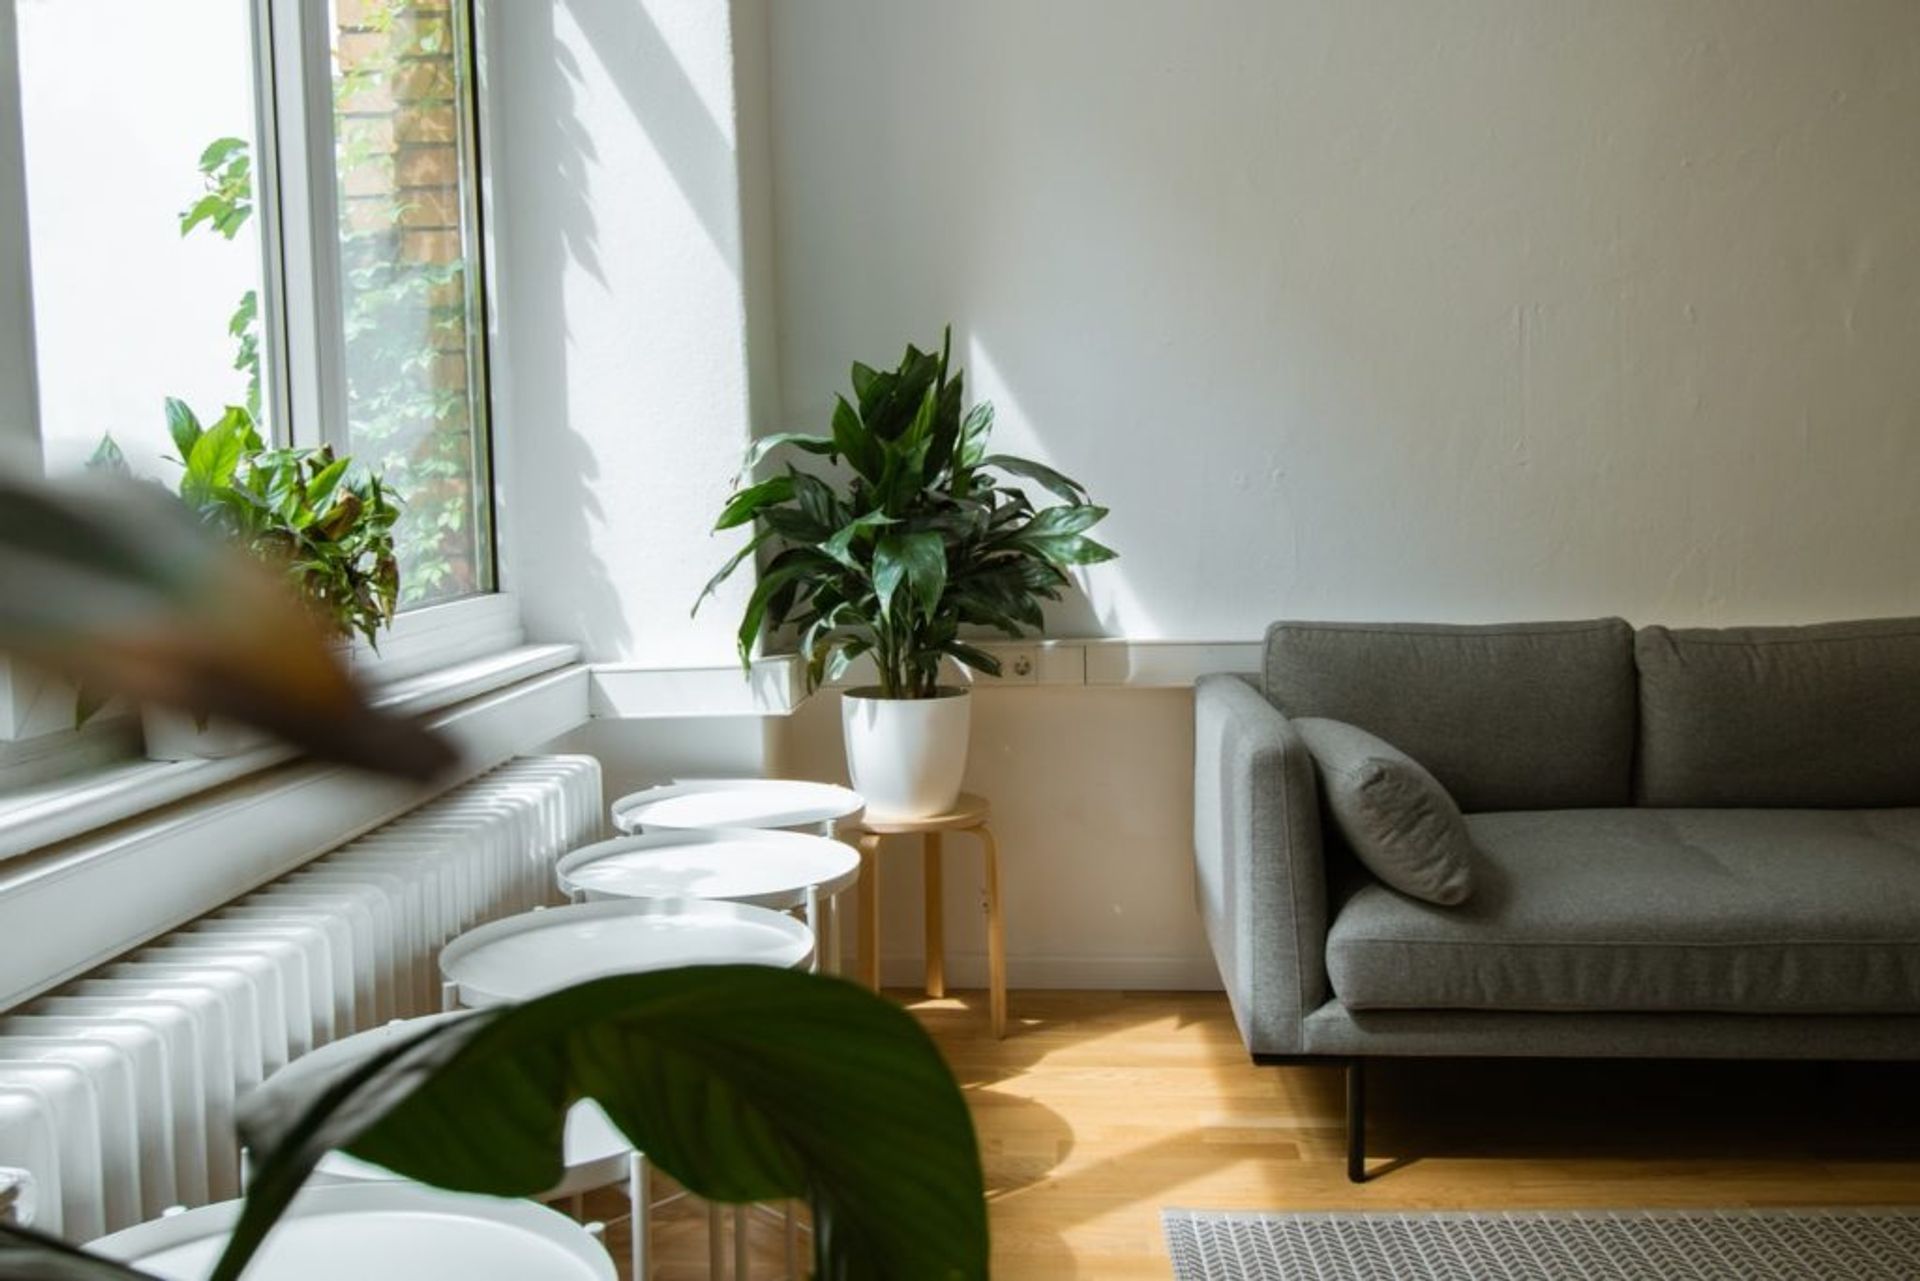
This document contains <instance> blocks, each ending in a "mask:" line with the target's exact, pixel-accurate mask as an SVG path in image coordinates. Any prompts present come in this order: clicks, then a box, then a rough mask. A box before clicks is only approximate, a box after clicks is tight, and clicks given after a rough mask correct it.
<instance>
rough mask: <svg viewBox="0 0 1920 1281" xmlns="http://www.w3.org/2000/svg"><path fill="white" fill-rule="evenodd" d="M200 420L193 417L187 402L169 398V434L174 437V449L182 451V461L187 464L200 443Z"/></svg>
mask: <svg viewBox="0 0 1920 1281" xmlns="http://www.w3.org/2000/svg"><path fill="white" fill-rule="evenodd" d="M201 430H202V429H201V426H200V420H199V419H198V418H195V417H194V416H193V410H191V409H189V408H187V402H186V401H184V400H179V399H176V398H175V397H172V396H169V397H167V434H168V435H169V436H172V437H173V447H174V448H175V449H177V450H179V451H180V461H181V462H183V463H184V462H186V461H187V459H189V458H191V457H192V456H193V447H194V446H195V445H196V444H198V443H199V441H200V432H201Z"/></svg>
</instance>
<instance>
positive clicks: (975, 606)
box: [694, 329, 1114, 817]
mask: <svg viewBox="0 0 1920 1281" xmlns="http://www.w3.org/2000/svg"><path fill="white" fill-rule="evenodd" d="M951 342H952V331H951V329H949V330H948V332H947V335H946V337H945V338H944V339H943V340H942V342H941V347H940V352H939V354H938V355H935V354H933V353H931V352H924V351H921V350H919V349H918V348H916V347H913V346H909V347H908V348H907V352H906V355H905V356H904V357H902V359H901V361H900V364H899V366H898V367H897V368H896V369H894V370H892V371H891V372H881V371H878V370H875V369H871V368H868V367H867V366H866V365H863V364H859V363H857V362H856V363H855V364H854V366H853V392H854V400H853V401H852V402H849V401H848V400H847V399H846V398H845V397H839V398H837V403H836V404H835V407H834V412H833V422H832V429H831V434H830V435H824V436H823V435H811V434H808V433H805V432H783V433H780V434H777V435H773V436H767V437H764V438H762V439H760V440H758V441H755V442H754V443H753V445H752V446H751V447H750V448H749V449H748V450H747V455H746V459H745V461H744V462H743V464H742V466H741V472H740V476H739V477H738V478H737V479H736V481H735V485H734V492H733V494H732V495H731V497H729V498H728V500H727V503H726V506H725V507H724V508H723V509H722V511H721V513H720V518H719V520H718V522H716V524H715V526H714V528H715V529H716V530H720V529H733V528H737V527H739V526H743V525H747V524H749V523H751V524H753V525H754V526H755V532H754V534H753V537H752V538H751V539H750V540H749V541H748V543H747V545H746V546H745V547H743V548H741V549H740V551H739V552H738V553H737V554H736V555H735V556H734V557H733V558H732V559H731V560H729V561H728V562H727V563H726V564H725V565H723V566H722V567H721V569H720V572H719V573H717V574H715V575H714V577H713V580H712V581H711V582H709V583H708V584H707V588H706V591H705V592H703V593H701V600H703V601H704V600H705V599H706V596H707V595H708V594H709V593H711V592H712V591H713V590H714V588H716V587H717V586H719V584H720V583H722V582H724V581H725V580H726V578H727V577H728V575H730V574H732V573H733V571H734V570H736V569H738V568H739V567H740V565H741V564H742V563H743V562H744V561H745V560H746V559H747V558H748V557H750V556H752V555H753V554H754V553H755V552H756V551H757V550H759V549H760V548H762V547H763V546H764V547H767V548H769V550H771V551H772V553H773V554H772V555H771V556H770V557H769V558H768V559H767V560H766V562H765V564H764V566H763V568H762V569H761V572H760V580H759V583H758V584H757V585H756V586H755V588H754V590H753V594H752V596H751V597H749V599H748V601H747V606H746V611H745V614H744V616H743V617H742V618H741V620H740V659H741V662H742V663H746V662H748V661H750V659H751V656H752V652H753V646H754V643H755V642H756V641H757V640H758V639H759V638H760V637H761V636H762V635H765V634H770V633H772V632H774V631H777V630H778V629H779V628H781V627H783V626H788V625H791V626H792V627H793V628H795V629H796V630H797V631H798V634H799V651H800V655H801V657H802V658H803V659H804V660H805V661H806V672H807V688H808V689H809V690H812V689H816V688H818V687H819V685H820V684H821V683H822V682H823V681H828V680H833V679H835V678H837V677H838V676H839V675H841V674H842V673H843V672H844V671H845V670H846V668H847V665H848V664H849V663H851V662H852V661H853V660H854V659H856V658H860V657H862V656H866V657H868V658H870V659H871V660H872V662H873V665H874V669H875V673H876V679H877V682H878V683H877V684H875V685H872V686H867V687H863V688H859V689H853V690H849V691H848V692H847V694H846V695H845V697H844V698H843V699H842V702H841V724H842V728H843V731H844V734H845V738H846V748H847V767H848V770H849V772H850V773H851V775H852V778H853V785H854V788H855V790H857V791H859V792H860V793H861V794H862V795H863V796H864V797H866V800H867V803H868V805H869V806H870V807H871V808H872V810H873V811H874V812H876V813H884V814H888V815H890V816H905V817H920V816H925V815H929V814H937V813H940V812H941V811H943V810H945V809H946V808H947V807H949V806H951V805H952V804H953V802H954V800H955V798H956V797H958V795H959V793H960V782H961V777H962V775H963V774H964V773H965V770H966V758H967V733H968V721H969V702H970V696H969V694H968V691H967V690H966V689H965V688H964V687H960V686H953V685H943V684H941V683H940V672H941V666H942V663H943V661H944V660H946V659H949V658H950V659H952V660H954V661H955V662H956V663H958V664H959V665H960V666H962V667H967V668H972V669H974V670H977V671H983V672H986V673H988V674H990V675H995V676H997V675H999V673H1000V663H999V661H998V660H997V659H995V658H994V657H993V656H992V655H991V654H989V653H987V652H986V651H984V650H982V649H980V648H978V647H977V646H975V645H973V644H971V643H969V641H968V640H967V639H966V637H965V636H963V634H962V629H963V628H992V629H995V630H997V631H999V632H1002V633H1004V634H1006V635H1008V636H1014V637H1018V636H1022V635H1025V634H1026V633H1027V631H1028V630H1029V629H1033V630H1038V629H1039V628H1040V627H1041V626H1042V625H1043V618H1042V615H1041V609H1040V602H1041V601H1042V600H1057V599H1059V596H1060V592H1061V590H1062V589H1063V588H1065V587H1066V586H1068V584H1069V581H1070V580H1069V578H1068V575H1067V571H1068V569H1069V568H1071V567H1072V566H1075V565H1090V564H1094V563H1096V562H1099V561H1104V560H1111V559H1112V558H1113V556H1114V553H1113V551H1112V550H1110V549H1109V548H1106V547H1103V546H1101V545H1100V544H1099V543H1097V542H1095V541H1094V540H1093V539H1091V538H1089V537H1087V530H1089V529H1090V528H1092V527H1093V526H1094V525H1096V524H1098V523H1099V521H1100V520H1101V518H1102V517H1104V516H1105V515H1106V514H1107V509H1106V508H1104V507H1096V506H1094V505H1093V504H1092V503H1090V502H1088V501H1087V492H1086V490H1085V489H1084V488H1083V487H1082V486H1081V485H1080V484H1079V483H1078V482H1076V481H1073V480H1070V479H1068V478H1067V477H1066V476H1063V475H1061V474H1060V473H1059V472H1057V471H1055V470H1053V469H1052V468H1051V467H1046V466H1043V465H1042V464H1040V463H1036V462H1030V461H1028V460H1026V459H1023V458H1013V457H1009V456H1007V455H1004V454H990V453H988V452H987V442H988V438H989V437H990V436H991V434H992V431H993V406H992V405H991V404H988V403H985V402H982V403H980V404H977V405H975V406H973V408H972V409H970V410H966V411H965V412H964V413H963V412H962V402H963V398H964V394H963V392H962V381H963V375H962V374H961V373H960V372H959V371H957V370H956V371H952V372H949V367H948V354H949V351H950V348H951ZM779 449H792V450H797V451H799V452H801V453H805V454H811V455H813V456H816V457H820V458H824V459H826V460H827V462H828V463H829V464H834V463H840V464H844V467H843V468H842V469H840V470H838V471H836V472H834V473H831V474H829V475H827V476H822V475H815V474H813V473H811V472H807V471H802V470H800V469H799V468H798V467H795V466H793V465H792V464H788V466H787V467H786V470H785V471H784V472H782V473H781V474H779V475H775V476H771V477H769V478H767V479H765V480H759V481H756V480H754V479H753V472H754V469H755V467H756V466H758V464H759V463H760V462H761V461H762V460H763V459H765V458H766V457H767V456H768V455H770V454H772V453H773V452H774V451H776V450H779ZM1018 481H1030V482H1033V483H1034V484H1035V485H1037V486H1039V487H1040V488H1041V489H1043V490H1045V491H1046V492H1048V493H1050V494H1052V495H1053V496H1054V497H1055V498H1057V499H1059V500H1060V501H1059V502H1057V503H1055V504H1053V505H1051V506H1044V507H1041V506H1036V505H1035V503H1034V501H1033V498H1032V497H1031V496H1030V495H1029V494H1028V492H1027V491H1026V490H1025V489H1023V488H1022V487H1020V485H1019V484H1017V483H1016V482H1018ZM694 608H695V609H696V610H697V609H698V608H699V605H698V603H696V604H695V606H694Z"/></svg>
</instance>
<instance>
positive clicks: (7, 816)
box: [0, 645, 578, 860]
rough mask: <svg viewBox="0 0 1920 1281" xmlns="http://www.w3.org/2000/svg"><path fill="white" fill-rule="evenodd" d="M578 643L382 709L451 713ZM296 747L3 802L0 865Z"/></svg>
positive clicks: (533, 648)
mask: <svg viewBox="0 0 1920 1281" xmlns="http://www.w3.org/2000/svg"><path fill="white" fill-rule="evenodd" d="M577 657H578V651H577V649H576V648H575V647H574V646H571V645H525V646H519V647H516V648H513V649H508V650H505V651H503V652H500V653H496V654H490V655H487V656H486V657H483V658H469V659H467V660H466V661H464V662H458V663H454V664H452V665H451V666H447V667H443V668H440V669H438V670H436V671H431V672H425V673H421V674H418V675H413V676H408V677H405V678H403V679H400V680H393V681H388V682H387V683H386V684H385V685H384V686H383V687H382V688H381V690H380V693H379V694H378V695H377V696H376V697H375V698H374V699H373V702H374V704H375V705H376V706H378V707H381V708H384V709H386V710H389V711H394V712H401V713H405V714H408V715H421V714H425V713H429V712H434V711H438V710H440V709H442V708H446V707H451V706H453V705H454V704H456V703H460V702H463V701H465V700H467V699H470V698H475V697H477V696H479V695H481V694H486V693H490V692H492V691H494V690H498V689H503V688H505V687H507V686H509V685H512V684H514V683H516V682H518V681H523V680H526V679H528V678H529V677H532V676H537V675H540V674H542V673H544V672H551V671H554V670H556V669H558V668H561V667H565V666H567V665H568V664H570V663H572V662H574V660H575V659H576V658H577ZM297 755H298V753H297V752H296V751H294V749H292V748H289V747H280V746H273V747H263V748H261V749H259V750H258V751H252V752H247V753H244V754H242V755H239V756H230V757H225V758H223V759H218V760H194V761H149V760H134V761H117V762H114V763H113V764H110V765H104V766H101V767H99V768H96V769H92V770H89V771H87V772H85V773H84V774H80V775H73V776H68V777H66V778H62V779H60V780H59V781H58V782H55V783H48V784H44V785H41V786H38V787H30V788H23V789H20V790H19V791H16V792H14V793H12V794H11V795H8V796H7V797H5V798H4V799H0V860H5V859H9V858H13V857H15V856H17V855H20V854H24V853H27V852H28V851H31V850H36V849H40V848H42V847H44V846H48V845H53V844H55V843H57V842H60V841H65V840H71V839H72V838H74V837H77V836H81V835H83V834H85V833H87V832H90V831H93V830H95V829H97V828H102V827H106V826H108V825H109V824H112V823H117V822H121V821H123V820H125V819H129V818H133V817H135V816H136V815H139V814H142V813H144V812H146V811H148V810H152V809H157V808H159V807H160V806H163V805H171V804H173V803H175V802H177V801H182V800H186V799H187V798H189V797H192V796H195V795H197V794H199V793H202V792H207V791H211V790H212V789H214V788H216V787H221V786H224V785H225V784H228V783H232V782H234V781H236V780H239V779H243V778H246V777H248V776H250V775H253V774H258V773H261V772H262V771H264V770H268V769H272V768H273V767H275V766H277V765H283V764H285V763H287V762H288V761H291V760H293V759H294V758H295V757H296V756H297Z"/></svg>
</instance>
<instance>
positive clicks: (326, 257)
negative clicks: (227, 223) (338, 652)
mask: <svg viewBox="0 0 1920 1281" xmlns="http://www.w3.org/2000/svg"><path fill="white" fill-rule="evenodd" d="M329 8H330V6H329V5H328V4H326V3H325V2H324V0H251V3H250V10H251V13H252V15H253V22H254V37H255V39H254V46H255V70H254V76H255V115H256V119H255V137H256V139H257V142H256V155H255V164H256V170H255V184H254V185H255V212H256V216H257V217H258V219H259V225H260V227H261V246H262V254H263V272H262V293H261V297H262V307H261V316H262V333H261V351H262V358H263V362H264V364H265V369H264V370H263V373H264V378H265V384H266V386H265V394H266V396H267V397H268V404H269V405H270V406H271V410H270V417H271V420H272V422H273V423H274V426H275V429H276V431H280V432H284V433H285V434H286V435H287V436H288V437H289V438H290V442H291V443H293V444H296V445H303V446H310V445H318V444H321V443H326V442H331V443H334V444H336V445H342V444H344V442H345V440H346V435H347V432H346V376H345V361H344V337H343V333H342V327H341V287H340V275H339V241H338V236H337V234H336V230H335V229H336V226H337V220H338V214H337V204H336V199H337V197H336V187H335V174H334V167H333V155H334V148H333V101H332V47H331V38H332V33H331V31H330V29H329V25H330V14H329ZM451 12H452V14H453V16H454V20H455V23H456V26H457V28H458V31H457V36H458V38H460V39H463V40H466V41H468V42H469V44H468V50H469V58H470V71H471V75H470V79H469V84H468V89H469V101H468V102H467V103H465V104H463V107H462V110H461V113H460V116H461V127H462V128H463V129H465V130H467V131H469V132H468V135H467V138H466V142H467V144H468V147H467V154H468V155H470V156H473V157H475V158H476V170H477V172H476V173H475V174H474V175H473V178H474V180H473V181H472V182H471V183H469V184H468V185H467V193H466V195H467V199H468V200H469V201H470V202H471V207H470V210H469V213H470V216H472V217H473V219H474V222H475V225H476V226H477V227H478V229H479V234H478V236H477V238H476V244H475V247H474V252H475V256H476V261H475V264H474V266H475V268H476V269H475V270H472V271H470V272H468V273H467V274H468V279H469V288H470V289H472V290H474V291H475V293H474V297H473V304H474V306H473V315H474V316H475V318H476V320H477V321H478V322H479V324H480V329H481V333H480V337H479V341H480V345H481V350H482V353H483V359H484V352H485V351H486V350H487V349H488V348H490V347H494V346H497V342H498V335H497V332H496V331H497V312H495V310H494V309H493V308H492V306H491V289H490V288H489V286H490V284H491V282H492V281H493V279H495V267H496V263H497V253H496V251H495V246H494V239H493V235H492V231H491V228H490V226H489V224H488V221H487V220H486V218H485V217H484V216H483V213H484V212H485V211H488V210H489V209H490V205H491V199H490V191H491V182H490V176H489V166H488V163H487V152H486V145H485V144H486V142H487V141H488V138H489V136H490V134H491V132H492V130H491V128H490V127H489V126H488V124H487V122H486V120H485V112H484V105H485V104H486V103H487V102H488V100H489V97H490V95H488V94H487V93H486V92H485V91H484V86H483V85H482V83H481V81H482V77H483V76H484V67H485V35H484V33H485V31H486V29H487V26H488V19H487V11H486V6H485V4H484V3H483V0H453V5H452V9H451ZM24 165H25V156H24V148H23V145H22V122H21V117H20V75H19V51H18V41H17V29H16V15H15V8H14V0H0V335H5V337H4V338H0V374H4V375H6V377H5V378H4V379H0V465H9V466H18V467H21V468H24V469H32V470H36V471H37V470H38V468H39V466H40V457H41V454H40V441H39V412H38V396H37V390H36V387H35V381H34V378H33V376H32V375H33V374H34V372H35V369H36V366H35V361H34V350H33V332H34V331H33V323H32V321H33V299H32V290H31V282H30V278H29V275H28V272H29V270H30V258H29V255H28V244H29V236H30V229H29V228H28V227H27V225H26V182H25V168H24ZM17 370H24V371H25V373H26V375H27V376H25V377H17V376H15V375H16V371H17ZM483 386H484V394H483V395H482V396H481V397H480V402H481V403H479V404H477V405H476V406H475V412H476V415H477V417H478V427H479V429H480V431H481V434H482V443H483V445H484V448H483V450H482V453H483V456H484V458H485V463H486V473H485V481H486V484H485V487H484V492H485V493H486V495H487V498H488V510H487V511H486V512H484V513H482V517H483V518H484V519H485V521H486V524H487V527H488V530H489V533H490V547H489V551H490V555H491V557H492V560H493V590H491V591H488V592H481V593H475V594H473V595H470V596H465V597H461V598H459V599H456V600H451V601H446V602H441V603H438V604H431V605H424V606H420V607H417V608H414V609H410V610H407V611H406V612H404V613H403V614H401V615H399V616H398V617H397V618H396V619H395V621H394V624H393V626H392V627H391V628H389V629H388V630H386V631H385V632H383V633H382V635H381V638H380V643H379V647H378V650H377V651H376V650H374V649H373V648H372V647H370V646H368V645H367V644H366V642H364V641H359V642H356V643H355V646H354V657H353V663H354V669H355V672H356V674H357V675H358V676H359V677H360V678H361V679H362V680H364V681H366V682H367V683H369V684H371V685H373V686H375V687H376V688H378V687H381V686H383V685H389V684H392V683H395V682H402V681H405V682H408V683H410V684H414V683H418V681H419V680H420V679H422V678H423V677H425V676H428V675H430V674H431V673H433V672H435V671H436V670H442V669H447V670H451V669H453V668H456V667H462V665H466V666H468V667H470V666H471V664H472V662H473V660H475V659H480V658H484V657H486V656H489V655H500V654H504V653H506V652H507V651H510V650H513V649H515V648H516V647H519V646H521V645H522V644H523V643H524V640H525V633H524V630H523V628H522V626H521V622H520V611H519V605H518V602H517V600H516V599H515V598H514V596H513V594H512V593H511V591H510V590H509V589H510V583H509V581H508V575H507V573H506V568H505V564H506V560H507V558H506V556H505V554H504V550H503V547H502V539H501V520H500V505H501V503H500V489H501V487H500V482H499V478H498V477H497V475H496V474H495V473H494V469H493V467H492V465H491V463H492V458H493V456H496V455H497V454H498V453H499V450H498V446H497V441H496V439H495V436H494V433H495V432H496V431H497V430H498V424H499V421H500V415H498V414H497V413H495V412H493V411H494V406H495V405H497V404H500V403H504V401H503V398H502V396H501V393H500V391H499V388H498V386H497V384H496V382H495V379H494V378H493V376H492V370H491V369H490V368H488V369H487V370H486V377H485V379H484V382H483ZM463 670H465V668H464V667H463ZM500 670H502V671H503V672H504V671H508V670H512V665H511V664H503V665H501V668H500ZM71 707H72V696H71V694H70V692H67V691H64V690H62V689H60V688H59V687H57V686H56V685H55V684H54V683H52V682H49V681H48V680H46V678H44V677H43V676H41V675H39V674H38V673H34V672H31V671H27V670H23V669H22V668H21V667H20V666H19V665H18V664H14V663H9V662H8V661H7V659H6V658H5V656H4V654H0V789H5V788H7V787H11V786H21V785H29V784H44V783H45V782H46V781H47V780H48V779H50V778H52V779H58V778H61V777H62V776H64V775H67V774H71V775H72V776H73V781H74V785H75V786H76V788H82V787H96V786H97V785H98V775H99V773H100V771H101V770H102V768H103V767H104V768H113V769H117V770H120V771H125V770H126V768H127V761H128V754H129V743H130V741H131V738H133V737H137V736H131V735H130V731H129V728H128V725H127V722H126V721H125V719H124V718H122V717H115V716H113V715H111V714H108V715H105V716H102V717H100V718H97V719H96V720H95V721H93V722H90V723H89V725H88V726H87V727H86V728H85V729H83V730H79V731H75V730H72V729H68V728H64V723H65V722H66V721H68V720H70V717H71ZM56 725H60V726H62V728H58V729H53V728H51V727H52V726H56ZM134 759H135V760H137V759H138V757H137V754H136V755H135V756H134ZM264 767H266V766H263V768H264ZM210 773H211V772H210ZM210 785H211V784H210ZM0 823H4V817H3V816H0Z"/></svg>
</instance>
